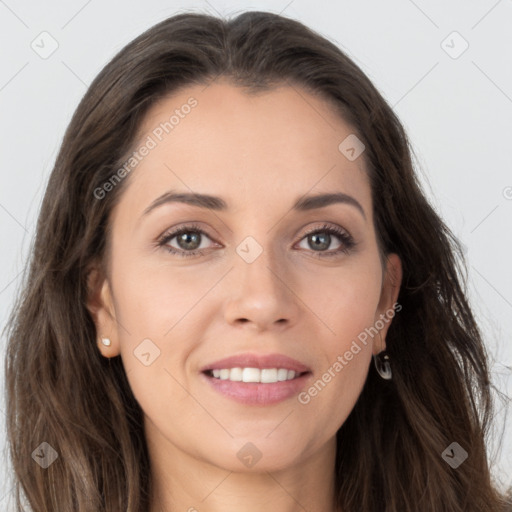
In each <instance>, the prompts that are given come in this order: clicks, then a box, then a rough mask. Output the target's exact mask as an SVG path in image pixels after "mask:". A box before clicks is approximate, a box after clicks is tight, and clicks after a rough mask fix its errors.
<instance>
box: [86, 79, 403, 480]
mask: <svg viewBox="0 0 512 512" xmlns="http://www.w3.org/2000/svg"><path fill="white" fill-rule="evenodd" d="M191 98H193V99H191ZM171 116H174V117H171ZM347 137H349V138H348V139H347ZM340 144H341V146H340ZM143 146H144V147H145V148H146V149H142V147H143ZM137 148H138V149H139V150H138V152H137V155H136V156H134V158H136V160H137V162H138V163H137V165H136V167H135V168H131V167H130V166H129V165H128V166H127V167H126V169H129V171H127V170H126V169H125V172H124V173H123V172H121V173H119V174H118V176H123V175H125V174H126V177H124V179H127V180H129V182H128V183H126V185H127V188H126V189H125V190H124V191H123V194H122V196H121V198H120V202H119V203H118V204H117V206H116V207H115V209H114V211H113V212H112V216H111V219H110V222H111V226H112V235H111V236H112V238H111V242H112V245H111V254H110V265H111V267H110V268H111V272H110V275H109V276H108V280H104V281H101V280H99V281H98V283H99V284H98V287H97V291H98V295H96V298H98V301H99V302H98V304H100V305H101V306H100V307H99V308H96V309H94V308H93V307H91V310H92V311H94V316H95V319H96V322H97V328H98V334H99V335H103V336H108V337H109V338H110V339H111V340H112V345H111V346H110V347H105V346H102V345H99V347H100V350H101V351H102V353H103V355H104V356H105V357H113V356H115V355H121V358H122V361H123V364H124V367H125V368H126V372H127V376H128V379H129V382H130V385H131V388H132V390H133V393H134V395H135V398H136V399H137V401H138V403H139V404H140V406H141V408H142V410H143V411H144V414H145V428H146V436H147V440H148V443H149V445H151V446H152V447H153V451H154V453H158V454H161V455H162V457H167V458H169V457H170V456H173V457H174V459H173V460H177V459H176V457H177V456H182V457H186V456H189V457H194V458H196V459H199V460H200V461H203V462H208V463H211V464H213V465H215V466H219V467H222V468H225V469H228V470H231V471H250V470H251V468H252V467H255V468H256V470H261V471H263V470H277V469H280V468H285V467H290V466H293V465H297V464H300V463H301V462H303V461H305V460H306V459H308V458H310V457H312V456H317V455H318V454H322V453H323V454H333V453H334V450H333V448H334V443H335V433H336V431H337V430H338V429H339V428H340V426H341V425H342V424H343V422H344V421H345V419H346V418H347V416H348V415H349V413H350V411H351V410H352V408H353V406H354V404H355V402H356V400H357V398H358V396H359V395H360V393H361V390H362V387H363V384H364V382H365V379H366V376H367V373H368V370H369V364H370V362H371V355H372V352H373V353H377V352H379V351H380V350H382V349H384V348H385V344H384V342H385V335H386V331H387V328H388V327H389V325H390V318H391V316H392V315H391V316H390V312H391V311H392V305H393V304H394V303H395V301H396V298H397V295H398V287H399V284H400V280H401V269H400V260H399V259H398V257H397V256H396V255H391V257H390V259H389V261H388V267H387V273H384V272H383V268H382V266H381V261H380V259H379V253H378V248H377V242H376V235H375V231H374V224H373V218H372V200H371V193H370V185H369V181H368V177H367V175H366V173H365V167H364V161H363V157H364V153H362V154H361V155H359V156H358V153H359V152H360V150H361V146H359V145H358V142H357V140H356V139H354V135H353V134H352V130H351V127H350V126H348V125H347V124H345V123H344V122H343V121H342V120H341V119H340V118H339V117H338V116H337V115H335V114H334V112H333V111H332V109H331V108H330V107H329V106H328V105H327V104H325V103H324V102H323V101H321V100H320V99H318V98H316V97H313V96H311V95H310V94H308V93H306V92H305V91H304V90H302V89H297V88H295V87H293V88H292V87H289V86H283V87H281V88H278V89H275V90H273V91H272V92H266V93H264V94H260V95H258V96H249V95H246V94H245V93H244V92H243V91H242V90H241V89H238V88H236V87H234V86H232V85H230V84H229V83H228V82H224V81H218V82H216V83H214V84H212V85H210V86H208V87H204V86H192V87H189V88H187V89H184V90H182V91H181V92H179V93H177V94H175V95H173V96H172V97H168V98H166V99H164V100H162V101H160V102H159V103H157V104H155V106H153V107H152V109H151V110H150V112H149V113H148V115H147V116H146V118H145V122H144V124H143V126H142V127H141V131H140V140H139V144H138V145H137ZM340 148H341V149H340ZM350 148H353V150H351V149H350ZM131 162H132V164H133V163H134V162H135V160H132V161H131ZM114 186H118V185H111V187H110V188H113V187H114ZM107 189H109V186H108V185H107V186H106V187H105V188H104V190H107ZM105 193H109V192H108V191H107V192H105ZM195 194H198V195H201V197H198V198H194V197H195V196H194V195H195ZM321 194H339V196H338V197H339V199H338V200H337V201H322V200H316V201H315V200H312V199H311V198H314V197H316V196H319V195H321ZM174 195H176V196H174ZM202 196H214V198H210V197H208V198H205V197H202ZM173 197H175V200H172V198H173ZM180 198H181V199H182V200H181V201H180ZM185 198H187V200H186V201H185V200H184V199H185ZM166 199H167V200H166ZM98 200H102V199H98ZM178 229H179V230H182V231H183V232H182V233H181V235H176V234H173V232H174V231H176V230H178ZM329 230H335V231H338V232H339V233H336V232H331V231H329ZM311 233H313V234H311ZM171 251H172V252H171ZM393 277H394V279H395V281H394V282H393V280H392V278H393ZM108 312H110V314H111V315H112V316H113V317H114V318H115V321H112V320H111V318H110V316H109V314H108ZM385 315H386V318H387V320H386V321H383V318H384V316H385ZM376 323H377V325H378V326H381V328H382V330H381V331H380V332H381V336H378V335H377V336H375V337H374V338H372V336H371V335H368V332H369V331H368V329H369V328H371V327H374V326H375V325H376ZM382 324H384V326H383V327H382ZM365 329H366V330H365ZM365 334H366V335H365ZM227 358H230V360H228V361H222V360H224V359H227ZM288 358H289V359H288ZM237 368H239V369H237ZM262 369H264V370H266V371H261V370H262ZM213 370H215V372H213ZM293 372H295V374H294V373H293ZM214 374H215V376H213V375H214ZM292 377H293V378H292ZM240 379H242V380H240ZM281 379H286V380H281ZM288 379H290V380H288ZM258 381H262V382H258ZM329 456H331V455H329Z"/></svg>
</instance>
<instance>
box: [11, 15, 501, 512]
mask: <svg viewBox="0 0 512 512" xmlns="http://www.w3.org/2000/svg"><path fill="white" fill-rule="evenodd" d="M219 76H222V77H226V78H228V79H230V80H231V81H232V83H233V84H235V85H237V86H240V87H243V88H244V89H245V90H246V92H247V93H248V94H252V93H255V92H257V91H259V90H270V89H271V88H272V87H273V86H274V85H282V84H288V85H290V86H293V87H301V88H303V90H306V91H308V92H310V93H312V94H317V95H319V96H320V97H321V98H323V99H324V100H325V101H328V102H330V103H331V104H332V105H333V106H334V107H335V108H336V109H337V111H338V112H339V115H340V116H342V118H343V119H344V121H345V122H347V123H348V124H350V125H351V127H352V128H353V131H354V133H356V134H357V136H358V137H359V139H361V140H362V141H363V143H364V144H365V146H366V150H365V152H364V154H363V158H364V162H365V165H366V169H367V172H368V173H369V176H370V181H371V188H372V198H373V209H374V218H375V228H376V232H377V235H378V238H379V239H378V243H379V249H380V251H381V255H383V256H385V255H386V254H388V253H391V252H395V253H397V254H398V255H399V256H400V258H401V260H402V265H403V281H402V287H401V290H400V294H399V297H398V302H399V304H400V305H401V306H402V309H401V311H400V314H398V315H396V316H395V318H394V320H393V323H392V324H391V326H390V329H389V331H388V336H387V338H386V344H387V351H388V353H389V354H390V357H391V360H392V364H393V379H392V380H391V381H384V380H382V379H380V378H379V377H378V376H377V375H376V373H375V370H374V369H373V367H372V368H371V370H370V373H369V375H368V378H367V381H366V383H365V386H364V389H363V391H362V393H361V395H360V397H359V399H358V401H357V403H356V405H355V407H354V409H353V410H352V412H351V414H350V415H349V417H348V418H347V420H346V421H345V423H344V424H343V425H342V426H341V428H340V429H339V432H338V434H337V441H338V443H337V459H336V502H337V506H338V507H339V508H340V509H341V510H343V512H355V511H357V512H359V511H361V510H363V511H365V512H382V511H386V512H409V511H411V512H412V511H414V512H427V511H428V512H431V511H433V510H435V511H436V512H441V511H450V512H458V511H460V512H462V511H466V512H467V511H470V512H484V511H485V512H495V511H498V510H505V501H506V500H505V498H504V497H502V496H501V495H500V493H499V492H498V490H497V489H496V487H495V483H494V482H493V478H492V475H491V473H490V467H489V462H488V459H487V454H486V445H485V443H486V437H487V433H488V428H489V425H490V420H491V418H492V411H493V407H494V405H493V398H492V395H491V390H490V388H491V387H493V386H492V385H491V383H490V379H489V368H488V360H487V354H486V352H485V349H484V346H483V343H482V338H481V333H480V332H479V328H478V326H477V324H476V322H475V319H474V317H473V314H472V311H471V309H470V306H469V304H468V300H467V298H466V291H465V289H464V287H465V279H466V277H467V276H466V275H465V274H466V273H467V270H466V266H465V265H466V264H465V262H464V254H463V251H462V250H461V246H460V242H458V240H457V239H456V238H455V237H454V235H453V234H452V233H451V232H450V230H449V229H448V227H447V226H446V225H445V224H444V223H443V221H442V220H441V219H440V218H439V216H438V215H437V214H436V212H435V211H434V209H433V208H432V207H431V206H430V204H429V203H428V201H427V199H426V198H425V195H424V193H423V192H422V190H421V187H420V185H419V182H418V179H417V177H416V175H415V172H414V169H413V164H412V158H411V155H412V154H413V152H412V149H411V147H410V144H409V141H408V139H407V136H406V134H405V132H404V129H403V127H402V125H401V123H400V121H399V120H398V118H397V116H396V115H395V113H394V112H393V110H392V109H391V107H390V106H389V105H388V104H387V103H386V101H385V100H384V99H383V97H382V96H381V94H380V93H379V92H378V91H377V89H376V88H375V87H374V86H373V85H372V83H371V82H370V80H369V79H368V78H367V76H366V75H365V74H364V73H363V72H362V70H361V69H359V67H358V66H356V64H355V63H354V62H353V61H352V60H351V59H350V58H349V57H347V56H346V55H345V54H344V53H343V52H342V51H340V49H338V48H337V47H336V46H335V45H333V44H332V43H330V42H329V41H327V40H326V39H325V38H323V37H321V36H320V35H319V34H317V33H315V32H314V31H312V30H310V29H309V28H307V27H305V26H304V25H303V24H301V23H299V22H297V21H294V20H291V19H288V18H285V17H283V16H279V15H275V14H272V13H266V12H246V13H242V14H240V15H239V16H237V17H236V18H234V19H232V20H222V19H218V18H215V17H212V16H209V15H203V14H197V13H194V14H192V13H186V14H179V15H176V16H173V17H170V18H168V19H166V20H164V21H163V22H161V23H159V24H157V25H155V26H154V27H152V28H151V29H149V30H148V31H146V32H145V33H143V34H142V35H140V36H139V37H137V38H136V39H135V40H134V41H132V42H131V43H129V44H128V45H127V46H126V47H125V48H123V49H122V50H121V51H120V52H119V53H118V54H117V55H116V56H115V57H114V58H113V59H112V60H111V61H110V62H109V63H108V64H107V65H106V66H105V67H104V69H103V70H102V71H101V72H100V74H99V75H98V76H97V77H96V79H95V80H94V81H93V83H92V84H91V85H90V87H89V89H88V90H87V92H86V94H85V96H84V97H83V99H82V101H81V102H80V104H79V105H78V108H77V109H76V111H75V113H74V115H73V118H72V120H71V122H70V124H69V127H68V129H67V131H66V134H65V136H64V139H63V142H62V146H61V148H60V152H59V154H58V157H57V160H56V163H55V167H54V169H53V171H52V173H51V175H50V178H49V182H48V186H47V189H46V193H45V196H44V200H43V203H42V207H41V211H40V215H39V219H38V223H37V231H36V237H35V243H34V246H33V248H32V252H31V257H30V261H29V271H28V273H27V274H26V275H25V276H24V281H23V287H22V289H21V291H20V293H19V295H18V297H17V299H16V302H15V306H14V309H13V311H12V313H11V316H10V318H9V322H8V346H7V358H6V367H5V368H6V393H7V432H8V440H9V447H10V456H11V458H12V463H13V468H14V472H15V488H14V490H15V496H16V505H17V510H22V509H21V495H20V491H21V489H20V486H21V488H22V490H23V492H24V496H25V497H26V500H28V503H29V504H30V507H31V509H32V510H33V511H34V512H43V511H45V512H49V511H51V512H55V511H63V512H71V511H73V512H74V511H77V512H92V511H94V512H98V511H105V512H120V511H127V512H145V511H147V509H148V503H149V498H150V489H151V477H150V464H149V459H148V452H147V447H146V443H145V438H144V434H143V422H142V418H143V415H142V411H141V408H140V406H139V404H138V403H137V401H136V400H135V398H134V396H133V394H132V392H131V389H130V386H129V383H128V380H127V378H126V374H125V372H124V368H123V365H122V361H121V358H120V357H116V358H113V359H106V358H104V357H102V356H101V354H100V352H99V350H97V346H96V339H97V335H98V333H96V329H95V325H94V322H93V320H92V317H91V315H90V314H89V312H88V310H87V308H86V303H87V296H88V295H87V294H88V286H87V271H88V269H89V268H90V265H91V263H92V262H94V261H101V262H103V263H106V262H107V261H108V250H109V246H108V240H109V229H110V223H109V214H110V212H111V211H112V208H113V206H114V204H116V202H117V201H118V200H119V197H120V194H121V193H122V191H123V189H124V187H125V185H126V182H127V181H128V180H129V177H127V178H126V179H124V180H123V181H121V182H120V183H119V184H117V185H116V186H115V187H113V188H112V190H111V191H109V193H108V194H105V196H104V197H102V198H101V199H98V197H97V194H95V190H97V189H98V188H101V187H102V186H103V184H104V183H105V182H107V181H108V180H109V179H111V177H112V176H113V175H114V174H115V172H116V171H117V170H118V169H119V168H120V166H122V164H123V162H124V161H125V159H126V156H127V155H129V154H130V152H131V151H133V149H134V148H133V144H134V140H135V137H136V135H137V130H138V128H139V127H140V125H141V122H142V120H143V118H144V115H145V113H146V112H147V111H148V109H149V107H150V106H151V105H153V104H154V103H155V102H156V101H158V100H159V99H161V98H162V97H163V96H164V95H167V94H170V93H172V92H175V91H177V90H178V88H182V87H186V86H187V85H191V84H205V85H206V84H208V83H211V82H212V81H213V80H215V79H216V78H217V77H219ZM452 442H456V443H458V445H459V446H460V447H462V448H463V449H464V450H465V452H467V454H468V458H467V459H466V460H465V461H464V462H463V463H462V464H460V466H458V467H457V468H453V467H451V465H449V464H448V463H447V462H446V461H445V459H444V458H443V457H442V453H443V451H444V450H445V449H446V448H447V447H448V446H449V445H450V444H451V443H452ZM42 443H47V444H48V445H49V447H51V448H52V449H53V450H55V452H56V453H57V454H58V458H57V459H56V460H55V461H54V462H53V463H52V464H50V465H49V466H48V467H47V468H44V467H42V466H41V464H37V463H36V462H35V460H36V457H37V455H38V454H39V455H40V457H43V458H45V457H46V458H47V459H48V462H49V461H50V460H51V454H52V453H53V452H51V450H50V448H49V447H48V445H43V446H41V444H42ZM36 450H39V452H40V453H39V452H37V451H36ZM35 451H36V453H35V456H34V452H35Z"/></svg>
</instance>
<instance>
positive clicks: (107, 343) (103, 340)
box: [101, 338, 112, 347]
mask: <svg viewBox="0 0 512 512" xmlns="http://www.w3.org/2000/svg"><path fill="white" fill-rule="evenodd" d="M101 343H103V345H105V346H106V347H110V345H111V344H112V342H111V341H110V340H109V339H108V338H101Z"/></svg>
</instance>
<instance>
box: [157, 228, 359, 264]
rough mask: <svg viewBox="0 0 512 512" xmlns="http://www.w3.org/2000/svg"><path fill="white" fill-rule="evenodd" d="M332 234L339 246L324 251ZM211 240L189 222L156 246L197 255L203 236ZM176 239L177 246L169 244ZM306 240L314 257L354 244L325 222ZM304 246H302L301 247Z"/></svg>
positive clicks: (201, 249) (333, 253)
mask: <svg viewBox="0 0 512 512" xmlns="http://www.w3.org/2000/svg"><path fill="white" fill-rule="evenodd" d="M332 235H335V238H337V239H338V241H339V242H340V246H339V247H338V248H336V249H335V250H333V251H324V250H323V249H326V248H328V247H329V246H330V245H331V243H332ZM204 237H206V238H208V239H210V240H211V238H210V237H209V236H208V234H207V233H206V232H205V231H204V230H203V229H201V228H200V227H199V226H197V225H196V224H189V225H186V226H182V227H180V228H178V229H175V230H173V231H171V232H169V233H165V234H164V235H163V236H162V237H161V238H160V239H159V240H158V242H157V246H158V247H163V248H164V249H165V250H166V251H168V252H170V253H171V254H175V255H177V256H180V257H189V256H197V255H198V254H201V253H203V252H204V251H205V247H201V245H202V241H203V238H204ZM174 239H176V242H175V243H176V244H177V245H178V247H176V246H173V245H170V243H171V242H172V241H173V240H174ZM303 240H306V241H307V242H309V245H310V247H313V248H314V249H313V250H312V252H313V253H316V254H315V256H316V257H321V258H322V257H333V256H338V255H340V254H341V253H344V254H348V253H349V252H350V251H351V250H352V249H353V248H354V247H355V245H356V242H355V241H354V239H353V237H352V236H351V235H350V234H349V233H347V232H346V231H344V230H343V229H341V228H339V227H337V226H330V225H328V224H325V225H324V226H322V227H321V228H315V229H312V230H310V231H308V232H307V233H306V235H305V236H304V237H303V238H302V239H301V242H302V241H303ZM303 248H304V247H303Z"/></svg>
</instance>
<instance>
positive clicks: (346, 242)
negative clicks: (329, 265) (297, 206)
mask: <svg viewBox="0 0 512 512" xmlns="http://www.w3.org/2000/svg"><path fill="white" fill-rule="evenodd" d="M331 235H335V238H337V239H338V240H340V241H341V247H339V248H337V249H335V250H334V251H329V252H325V251H323V250H320V251H318V249H326V248H328V247H329V246H330V245H331V242H332V236H331ZM302 240H306V243H308V242H309V245H310V247H314V248H315V249H314V250H313V252H316V253H317V254H315V256H318V257H320V258H323V257H327V258H329V257H332V256H338V255H340V254H341V253H344V254H348V253H350V251H351V250H352V249H353V248H354V247H355V245H356V242H355V241H354V239H353V237H352V236H351V235H350V234H349V233H347V232H346V231H344V230H343V229H341V228H339V227H337V226H330V225H328V224H324V225H323V226H322V227H321V228H314V229H312V230H310V231H308V232H307V233H306V236H305V237H304V238H303V239H302ZM302 240H301V241H302Z"/></svg>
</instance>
